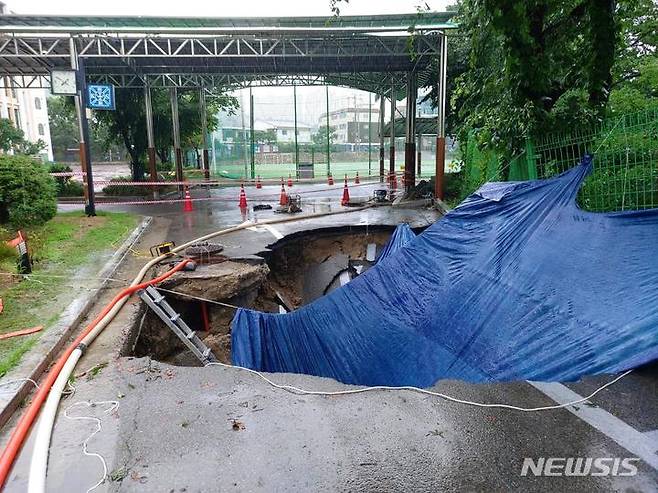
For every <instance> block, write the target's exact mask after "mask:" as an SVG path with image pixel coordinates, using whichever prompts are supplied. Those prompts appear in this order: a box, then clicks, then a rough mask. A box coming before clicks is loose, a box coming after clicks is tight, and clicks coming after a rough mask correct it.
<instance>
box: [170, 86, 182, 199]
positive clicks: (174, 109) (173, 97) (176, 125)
mask: <svg viewBox="0 0 658 493" xmlns="http://www.w3.org/2000/svg"><path fill="white" fill-rule="evenodd" d="M169 99H170V101H171V123H172V134H173V137H174V159H175V163H176V181H178V182H181V181H183V151H182V150H181V147H180V122H179V120H178V89H176V88H175V87H172V88H171V89H169ZM183 192H184V189H183V185H180V184H179V185H178V195H179V196H180V198H183Z"/></svg>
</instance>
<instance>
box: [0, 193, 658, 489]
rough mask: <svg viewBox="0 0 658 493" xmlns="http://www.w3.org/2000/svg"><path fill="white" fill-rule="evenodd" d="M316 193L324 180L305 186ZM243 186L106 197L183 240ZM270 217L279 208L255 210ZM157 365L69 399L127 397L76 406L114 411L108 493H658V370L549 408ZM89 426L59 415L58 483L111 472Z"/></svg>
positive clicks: (82, 386) (369, 220) (528, 395)
mask: <svg viewBox="0 0 658 493" xmlns="http://www.w3.org/2000/svg"><path fill="white" fill-rule="evenodd" d="M375 187H377V185H374V186H372V187H359V194H361V195H363V196H367V195H369V193H370V192H369V190H372V189H373V188H375ZM311 188H316V189H321V188H327V187H326V185H313V186H307V187H301V186H300V187H299V188H298V189H311ZM278 189H279V188H278V187H266V188H264V189H263V190H262V191H256V190H255V189H253V188H251V189H249V188H248V189H247V196H248V199H249V201H250V205H252V204H253V203H257V202H258V203H260V202H269V203H272V204H274V203H275V202H276V197H277V194H278ZM361 190H362V191H363V192H361ZM237 192H238V189H237V188H233V189H222V190H212V191H211V195H212V197H213V198H214V199H216V200H212V201H199V202H196V203H195V211H194V212H193V213H187V214H183V213H182V212H181V209H182V205H181V204H171V205H166V206H157V207H156V206H145V207H144V206H142V207H130V206H121V207H119V206H112V207H110V206H102V207H103V208H107V209H108V210H132V211H135V212H139V213H143V214H150V215H158V216H163V217H167V218H169V219H170V220H171V225H170V227H169V231H168V234H167V238H169V239H173V240H174V241H176V242H177V243H181V242H184V241H186V240H188V239H190V238H192V237H196V236H199V235H201V234H205V233H208V232H210V231H214V230H217V229H220V228H224V227H227V226H230V225H234V224H238V223H240V222H242V221H243V220H244V219H245V218H244V217H243V216H242V215H241V213H240V210H239V209H238V208H237ZM340 194H341V188H340V187H338V186H337V187H336V188H335V190H332V191H330V192H327V191H322V192H318V193H317V194H304V195H303V197H304V201H305V202H306V204H307V205H306V206H305V212H312V209H315V210H316V211H319V210H327V208H331V209H332V210H333V209H338V208H339V206H338V205H337V200H338V198H339V197H340ZM352 195H353V196H354V195H357V194H356V193H355V191H354V192H352ZM194 196H196V197H200V198H201V197H204V196H205V191H204V190H195V191H194ZM311 196H313V199H311V198H310V197H311ZM307 197H308V200H307ZM257 199H260V200H257ZM326 199H329V202H327V201H326ZM311 202H312V203H313V205H312V206H311ZM66 208H68V206H66ZM309 209H311V210H309ZM269 217H275V216H274V213H272V212H271V211H264V212H260V213H258V214H257V215H256V216H253V215H252V216H251V218H252V219H257V220H258V219H260V220H262V219H264V218H269ZM433 219H434V218H433V217H432V216H431V215H428V213H427V212H422V213H420V214H419V213H417V212H414V211H409V210H396V211H391V210H389V209H388V208H386V209H372V210H368V211H360V212H354V213H350V214H346V215H340V216H332V217H331V218H326V219H323V220H317V219H316V220H306V221H300V222H296V223H288V224H285V225H279V226H276V228H275V232H272V231H269V230H266V229H264V228H257V229H255V230H247V231H243V232H240V233H239V234H234V235H231V236H226V237H222V239H221V242H222V243H223V244H224V245H225V246H226V252H227V254H229V255H236V256H241V255H250V254H253V253H257V252H259V251H262V250H263V249H264V248H266V247H267V245H268V244H270V243H272V242H274V241H276V239H277V236H276V233H278V234H279V235H284V236H285V235H288V234H292V233H295V232H297V231H299V230H300V229H304V228H307V227H311V228H316V227H319V228H322V227H334V226H339V225H344V226H347V225H356V224H359V225H362V226H366V225H368V226H370V225H377V224H390V225H395V224H398V223H399V222H402V221H410V220H413V221H414V225H416V226H423V225H426V224H428V223H431V222H432V221H433ZM147 366H148V364H147V362H146V360H129V359H125V358H122V359H119V360H116V361H112V362H111V363H110V365H109V367H108V368H107V369H105V370H103V372H101V374H100V375H98V376H97V377H96V378H95V379H94V380H93V381H91V382H86V381H81V382H79V384H78V390H77V392H76V395H75V397H74V399H73V400H72V401H71V402H75V401H80V400H92V401H105V400H116V401H117V402H119V409H118V411H117V412H115V413H113V414H110V415H103V414H102V410H103V407H102V406H98V407H96V408H94V409H92V410H91V411H90V410H88V409H81V408H77V409H74V410H73V411H75V412H73V411H72V414H73V415H76V413H77V414H78V415H86V416H89V415H97V416H99V417H101V418H102V426H103V429H102V431H101V432H100V433H99V434H98V435H96V436H95V437H94V438H93V439H92V441H91V442H90V449H93V450H94V451H96V452H99V453H100V454H102V455H103V456H104V457H105V459H106V460H107V462H108V469H109V470H110V471H114V474H113V477H114V480H113V481H110V482H107V483H105V484H103V485H102V486H101V487H100V488H99V490H100V491H103V489H106V490H111V491H114V490H120V491H181V492H182V491H188V492H190V491H283V490H289V491H320V490H338V491H408V490H417V491H437V490H442V491H443V490H448V491H509V490H514V491H658V466H657V465H656V464H658V455H657V454H656V452H658V432H657V430H658V404H656V402H657V400H656V396H658V385H657V382H658V366H657V365H653V366H648V367H645V368H642V369H639V370H636V371H635V372H633V373H631V374H630V375H628V376H626V377H625V378H624V379H622V380H621V381H620V382H618V383H617V384H615V385H614V386H612V387H610V388H608V389H606V390H604V391H603V392H601V393H600V394H598V395H597V396H596V397H594V398H592V399H591V401H590V402H589V403H584V404H579V405H576V406H569V408H568V409H560V410H551V411H540V412H519V411H511V410H501V409H488V408H479V407H473V406H468V405H464V404H457V403H452V402H446V401H444V400H441V399H439V398H435V397H429V396H423V395H418V394H412V393H407V392H373V393H367V394H358V395H352V396H340V397H339V396H332V397H326V396H304V395H301V396H300V395H292V394H290V393H287V392H285V391H282V390H278V389H274V388H272V387H271V386H270V385H268V384H267V383H265V382H264V381H262V380H260V379H258V378H257V377H255V376H253V375H248V374H244V373H243V372H241V371H240V370H237V369H223V368H205V369H202V368H170V367H166V366H164V365H160V364H156V365H155V367H151V369H150V370H145V368H146V367H147ZM611 378H612V377H611V376H598V377H593V378H588V379H585V380H584V381H583V382H577V383H569V384H565V385H560V386H559V387H558V388H557V392H558V393H561V394H564V395H569V394H568V391H569V390H571V391H575V392H576V393H577V394H578V395H579V396H585V395H587V394H589V393H591V392H592V391H593V390H595V389H596V388H597V387H599V386H600V385H602V384H603V383H605V382H607V381H609V380H610V379H611ZM272 379H273V380H275V381H277V382H279V383H286V384H292V385H297V386H300V387H303V388H306V389H314V390H315V389H323V390H327V389H330V390H338V389H345V388H348V386H345V385H342V384H339V383H337V382H333V381H330V380H327V379H321V378H316V377H309V376H303V375H274V376H273V377H272ZM436 389H438V390H440V391H441V392H445V393H447V394H450V395H453V396H456V397H460V398H464V399H468V400H473V401H478V402H487V403H492V402H498V403H507V404H514V405H517V406H523V407H536V406H545V405H551V404H555V401H554V400H552V399H551V398H549V397H548V396H547V395H546V394H545V393H543V392H542V391H540V390H538V389H537V388H535V387H533V386H532V385H530V384H528V383H526V382H517V383H509V384H496V385H470V384H465V383H461V382H453V381H449V382H439V383H438V384H437V386H436ZM71 402H67V403H64V404H63V406H62V408H65V407H66V406H67V405H70V404H71ZM590 410H594V411H595V413H594V414H595V416H594V418H592V417H591V416H590V414H591V413H589V414H588V412H589V411H590ZM599 411H600V413H599V414H596V413H597V412H599ZM233 420H237V425H236V427H237V428H238V429H234V423H233ZM588 420H590V421H588ZM243 427H244V428H243ZM93 429H94V424H93V423H92V422H81V421H71V420H68V419H64V418H62V416H61V413H60V418H59V419H58V421H57V425H56V428H55V435H54V437H53V448H52V450H53V452H52V454H51V459H50V469H49V479H48V481H49V482H48V484H49V487H50V488H51V490H52V491H64V490H66V491H83V490H85V489H86V488H87V487H89V486H91V485H92V484H93V483H94V482H95V481H96V480H97V478H98V477H100V475H101V473H102V468H101V466H100V462H99V460H98V458H95V457H85V456H84V455H83V454H82V450H81V446H80V444H81V442H82V441H83V440H84V438H85V437H86V436H88V434H89V433H90V432H91V431H93ZM620 437H621V438H620ZM620 443H621V444H620ZM651 449H652V450H651ZM638 456H641V458H640V459H639V460H637V461H636V462H634V463H635V464H636V465H637V469H638V471H637V474H636V475H634V476H614V475H605V476H592V475H588V476H584V477H563V476H560V475H558V476H550V477H535V476H533V475H529V476H521V465H522V463H523V459H524V458H526V457H527V458H533V459H535V460H538V459H539V458H542V457H543V458H550V457H554V458H568V457H574V458H577V457H582V458H588V457H590V458H635V457H638ZM23 462H24V461H23ZM24 481H25V470H24V465H23V466H22V467H17V468H16V473H15V474H14V476H13V478H12V482H10V483H9V484H8V488H7V491H21V490H22V487H23V486H24V484H25V482H24Z"/></svg>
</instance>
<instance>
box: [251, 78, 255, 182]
mask: <svg viewBox="0 0 658 493" xmlns="http://www.w3.org/2000/svg"><path fill="white" fill-rule="evenodd" d="M249 143H250V146H249V147H250V154H249V155H250V156H251V179H252V180H254V179H256V149H254V147H255V145H256V133H255V131H254V95H253V94H252V92H251V87H250V88H249Z"/></svg>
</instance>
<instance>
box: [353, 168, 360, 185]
mask: <svg viewBox="0 0 658 493" xmlns="http://www.w3.org/2000/svg"><path fill="white" fill-rule="evenodd" d="M359 183H361V180H359V172H358V171H357V172H356V178H354V184H355V185H358V184H359Z"/></svg>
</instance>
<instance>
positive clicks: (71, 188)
mask: <svg viewBox="0 0 658 493" xmlns="http://www.w3.org/2000/svg"><path fill="white" fill-rule="evenodd" d="M71 171H72V169H71V167H70V166H67V165H65V164H51V165H50V169H49V172H50V173H70V172H71ZM55 189H56V192H57V196H58V197H81V196H82V195H84V186H83V184H82V183H80V182H79V181H76V180H74V179H73V178H72V177H70V176H56V177H55Z"/></svg>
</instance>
